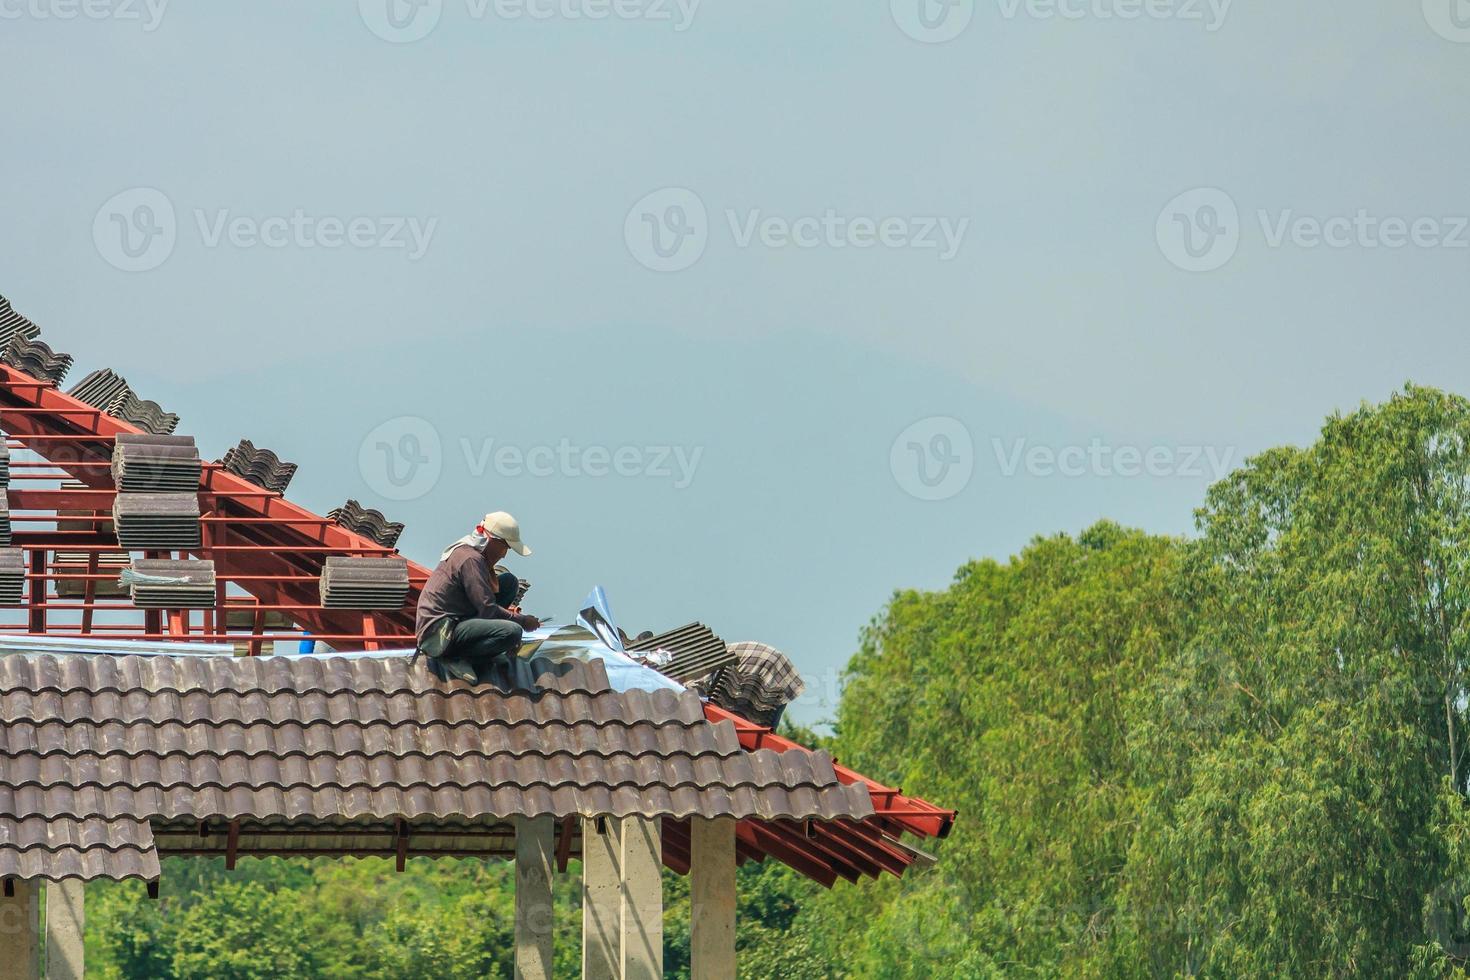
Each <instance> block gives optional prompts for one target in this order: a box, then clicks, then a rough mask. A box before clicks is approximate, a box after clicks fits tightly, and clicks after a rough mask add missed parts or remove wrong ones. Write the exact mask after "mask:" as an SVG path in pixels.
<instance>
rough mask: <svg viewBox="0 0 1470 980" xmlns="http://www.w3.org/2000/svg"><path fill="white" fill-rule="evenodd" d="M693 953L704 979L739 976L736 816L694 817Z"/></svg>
mask: <svg viewBox="0 0 1470 980" xmlns="http://www.w3.org/2000/svg"><path fill="white" fill-rule="evenodd" d="M689 836H690V839H691V841H690V842H691V847H690V868H689V904H690V916H689V919H690V932H691V937H690V956H691V960H692V962H691V966H692V968H693V971H692V972H693V975H694V976H696V977H699V978H700V980H735V820H734V818H732V817H717V818H715V819H714V820H705V819H703V818H701V817H693V818H691V819H690V821H689Z"/></svg>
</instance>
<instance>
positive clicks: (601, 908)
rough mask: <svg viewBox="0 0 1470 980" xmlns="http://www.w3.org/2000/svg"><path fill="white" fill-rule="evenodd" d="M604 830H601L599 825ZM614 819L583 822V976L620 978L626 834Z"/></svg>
mask: <svg viewBox="0 0 1470 980" xmlns="http://www.w3.org/2000/svg"><path fill="white" fill-rule="evenodd" d="M599 823H600V824H602V831H601V832H600V833H599V832H598V824H599ZM620 831H621V828H620V826H619V823H618V821H616V820H613V819H612V818H605V819H603V818H596V819H592V818H589V819H584V820H583V821H582V977H583V980H618V931H619V928H620V926H619V916H620V914H621V911H622V874H621V873H620V870H619V866H620V863H621V861H622V834H621V832H620Z"/></svg>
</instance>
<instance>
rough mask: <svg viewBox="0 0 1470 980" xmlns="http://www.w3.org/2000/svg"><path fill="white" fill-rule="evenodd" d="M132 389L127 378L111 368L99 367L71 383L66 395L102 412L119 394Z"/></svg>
mask: <svg viewBox="0 0 1470 980" xmlns="http://www.w3.org/2000/svg"><path fill="white" fill-rule="evenodd" d="M129 391H132V389H131V388H129V387H128V382H127V379H125V378H124V377H123V376H122V375H120V374H118V373H117V372H116V371H114V370H112V369H111V368H99V369H97V370H96V371H93V372H92V373H91V374H89V375H87V376H86V377H85V378H83V379H82V380H81V381H78V382H77V383H76V384H74V385H72V387H71V389H70V390H68V391H67V394H68V395H71V396H72V397H73V398H75V399H77V400H78V401H83V402H86V403H87V404H88V405H91V406H92V407H93V408H100V409H102V410H103V411H104V412H105V411H107V406H108V405H111V404H112V403H113V400H114V399H116V398H117V397H118V396H119V395H122V394H126V393H127V392H129Z"/></svg>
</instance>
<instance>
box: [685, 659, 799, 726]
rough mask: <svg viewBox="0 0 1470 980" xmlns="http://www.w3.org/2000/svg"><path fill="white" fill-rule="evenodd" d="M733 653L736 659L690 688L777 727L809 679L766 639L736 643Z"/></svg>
mask: <svg viewBox="0 0 1470 980" xmlns="http://www.w3.org/2000/svg"><path fill="white" fill-rule="evenodd" d="M730 655H731V656H732V657H733V658H734V662H733V663H731V664H729V665H727V666H725V667H721V668H720V669H719V670H718V671H717V672H716V673H714V674H712V675H710V676H709V677H706V678H704V679H703V680H700V681H695V682H694V683H693V684H690V685H689V688H690V690H692V691H695V692H696V693H698V694H700V695H702V696H704V697H707V698H709V699H710V701H711V702H713V703H714V704H717V705H719V706H720V707H721V708H724V709H725V710H726V711H733V712H735V714H737V715H739V716H740V717H742V718H744V719H746V720H747V721H753V722H755V723H756V724H757V725H766V726H768V727H772V728H774V727H775V724H776V721H777V720H778V719H779V718H780V717H781V712H782V710H783V709H784V708H785V707H786V706H787V705H788V704H790V703H791V702H792V701H794V700H796V699H797V698H799V697H800V696H801V693H802V691H804V690H806V682H805V681H803V680H802V679H801V675H800V674H799V673H797V670H796V667H795V665H793V664H792V663H791V660H790V659H789V658H788V657H787V656H786V655H785V654H784V653H782V652H781V651H780V650H777V649H776V648H775V647H771V646H767V645H766V644H764V643H732V644H730Z"/></svg>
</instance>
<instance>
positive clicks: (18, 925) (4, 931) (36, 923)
mask: <svg viewBox="0 0 1470 980" xmlns="http://www.w3.org/2000/svg"><path fill="white" fill-rule="evenodd" d="M13 885H14V888H15V895H14V896H12V897H11V898H6V897H4V895H3V894H0V974H3V975H4V976H7V977H15V978H16V980H39V978H40V976H41V936H40V933H39V931H38V930H39V929H40V924H41V886H40V884H39V883H37V882H34V881H17V882H14V883H13Z"/></svg>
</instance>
